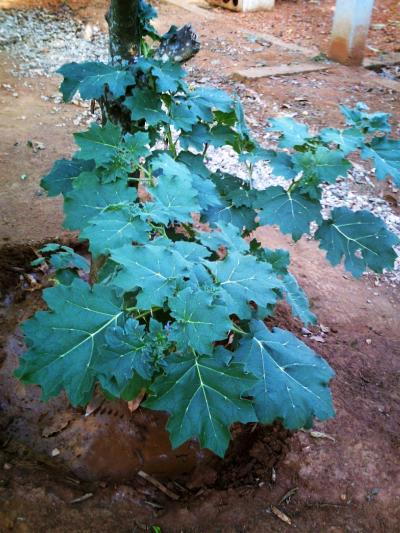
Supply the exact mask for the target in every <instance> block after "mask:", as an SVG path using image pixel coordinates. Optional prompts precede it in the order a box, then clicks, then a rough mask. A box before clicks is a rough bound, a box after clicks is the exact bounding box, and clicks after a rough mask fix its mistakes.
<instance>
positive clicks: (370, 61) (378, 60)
mask: <svg viewBox="0 0 400 533" xmlns="http://www.w3.org/2000/svg"><path fill="white" fill-rule="evenodd" d="M399 64H400V52H393V53H391V54H381V55H380V56H379V57H367V58H365V59H364V61H363V67H365V68H368V69H371V70H374V69H378V68H382V67H388V66H390V65H399Z"/></svg>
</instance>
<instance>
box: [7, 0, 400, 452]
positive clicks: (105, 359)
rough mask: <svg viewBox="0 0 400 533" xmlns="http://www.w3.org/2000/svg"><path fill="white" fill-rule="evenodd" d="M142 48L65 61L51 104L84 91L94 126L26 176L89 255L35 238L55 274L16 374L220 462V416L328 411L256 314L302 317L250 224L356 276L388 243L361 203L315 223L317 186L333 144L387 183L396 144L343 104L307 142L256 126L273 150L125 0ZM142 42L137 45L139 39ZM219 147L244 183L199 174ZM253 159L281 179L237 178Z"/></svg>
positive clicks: (312, 379) (301, 348)
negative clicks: (111, 407) (171, 53)
mask: <svg viewBox="0 0 400 533" xmlns="http://www.w3.org/2000/svg"><path fill="white" fill-rule="evenodd" d="M141 9H142V19H143V20H142V25H143V28H142V29H143V31H142V33H143V41H142V46H141V48H140V51H141V55H138V56H137V57H135V58H134V60H133V61H131V62H123V61H121V62H120V63H118V64H113V65H110V64H103V63H98V62H96V63H93V62H91V63H82V64H76V63H72V64H68V65H64V66H63V67H62V68H61V69H60V70H59V72H60V73H61V74H62V75H63V77H64V80H63V82H62V85H61V91H62V94H63V97H64V101H65V102H68V101H70V100H71V99H72V98H73V96H74V95H75V94H76V93H77V92H79V93H80V95H81V97H82V98H86V99H89V100H96V101H97V102H98V103H99V105H100V107H101V110H102V117H103V121H102V124H97V123H96V124H92V125H91V126H90V128H89V129H88V130H87V131H83V132H79V133H76V134H75V142H76V145H77V151H76V153H75V154H74V156H73V157H72V159H71V160H67V159H62V160H60V161H57V162H56V163H55V164H54V166H53V169H52V170H51V171H50V173H49V174H48V175H47V176H45V177H44V178H43V180H42V186H43V188H44V189H45V190H46V191H47V193H48V195H49V196H56V195H59V194H61V195H62V196H63V198H64V213H65V221H64V227H65V228H66V229H67V230H73V231H78V232H79V239H80V240H81V241H83V242H86V243H87V245H88V249H89V251H90V254H91V263H90V264H89V263H88V262H87V260H86V259H85V258H84V257H82V256H80V255H79V254H77V253H76V252H74V251H73V250H72V249H71V248H68V247H64V246H59V245H48V246H46V247H45V248H44V249H43V250H42V255H43V259H39V261H37V262H36V264H38V262H39V263H40V261H42V260H43V261H44V260H49V261H50V262H51V266H52V267H53V268H54V271H55V274H54V285H53V286H52V287H51V288H48V289H46V290H45V291H44V300H45V302H46V304H47V310H45V311H38V312H37V313H36V315H35V316H34V317H33V318H31V319H30V320H28V321H26V322H25V323H24V325H23V330H24V334H25V339H26V344H27V346H28V350H27V352H26V353H25V354H24V355H23V356H22V358H21V360H20V366H19V368H18V369H17V371H16V376H17V377H18V378H19V379H20V380H21V381H22V382H24V383H29V384H37V385H39V386H40V387H41V389H42V398H43V399H44V400H47V399H49V398H51V397H52V396H55V395H58V394H60V393H61V392H62V391H65V392H66V394H67V396H68V398H69V400H70V401H71V403H72V404H73V405H74V406H85V405H87V404H88V403H89V402H90V400H91V398H92V396H93V393H94V390H95V388H99V389H101V390H102V391H103V392H104V394H105V395H106V396H107V397H108V398H119V399H123V400H133V399H135V398H136V397H137V396H138V395H139V394H142V395H143V391H145V400H144V402H143V404H142V405H143V406H145V407H147V408H149V409H155V410H159V411H165V412H167V413H168V414H169V419H168V424H167V429H168V431H169V434H170V438H171V443H172V445H173V446H174V447H177V446H179V445H181V444H182V443H184V442H186V441H187V440H188V439H196V440H198V442H199V444H200V446H202V447H206V448H208V449H210V450H212V451H213V452H215V453H216V454H217V455H219V456H221V457H223V456H224V454H225V452H226V449H227V447H228V444H229V440H230V426H231V425H232V424H233V423H235V422H241V423H248V422H259V423H262V424H271V423H273V422H274V421H275V420H279V421H281V422H282V423H283V425H284V426H285V427H286V428H289V429H291V430H296V429H299V428H310V427H311V426H312V424H313V420H314V419H315V418H317V419H319V420H326V419H328V418H330V417H332V416H334V408H333V403H332V397H331V392H330V389H329V382H330V380H331V379H332V377H333V375H334V373H333V371H332V369H331V368H330V366H329V365H328V364H327V362H325V360H324V359H322V358H321V357H320V356H319V355H318V354H317V353H315V352H314V351H313V350H312V349H311V348H309V347H308V346H306V345H305V344H304V343H303V342H302V341H301V340H299V339H298V338H297V337H296V336H294V335H293V334H292V333H290V332H289V331H285V330H283V329H280V328H273V329H270V328H269V327H268V326H267V325H266V323H265V321H264V319H265V318H267V317H270V316H273V315H274V312H275V308H276V305H277V304H278V302H279V301H281V300H286V301H287V302H288V304H289V305H290V306H291V308H292V311H293V314H294V315H295V316H296V317H298V318H299V319H300V320H301V321H302V322H304V323H305V324H309V323H315V321H316V318H315V316H314V315H313V313H312V311H311V310H310V308H309V304H308V300H307V297H306V295H305V293H304V292H303V290H302V289H301V287H300V286H299V284H298V282H297V281H296V279H295V278H294V276H293V275H292V274H291V273H290V271H289V269H288V267H289V255H288V253H287V252H286V251H284V250H270V249H266V248H263V247H262V246H261V244H260V243H259V242H258V241H257V240H256V234H253V231H254V230H255V229H256V228H257V227H258V226H260V225H277V226H279V228H280V229H281V231H282V232H283V233H285V234H289V235H291V236H292V238H293V239H294V240H295V241H297V240H298V239H300V238H301V237H302V235H304V234H306V235H310V227H311V223H313V227H314V228H315V227H317V230H316V231H313V237H314V238H315V239H316V240H318V241H319V245H320V248H321V249H322V250H323V251H324V252H325V253H326V257H327V260H328V261H329V262H330V263H331V264H332V265H339V264H344V267H345V268H346V269H347V270H348V271H350V272H351V273H352V274H353V275H354V276H356V277H359V276H361V275H362V273H363V272H365V271H366V270H368V269H370V270H372V271H374V272H378V273H380V272H383V270H384V269H390V268H392V267H393V265H394V262H395V260H396V257H397V255H396V252H395V249H394V246H396V245H397V244H399V241H398V239H397V238H396V237H395V235H394V234H392V233H391V232H390V231H388V229H387V228H386V226H385V224H384V223H383V221H382V220H381V219H379V218H377V217H376V216H374V215H373V214H371V213H370V212H367V211H352V210H350V209H348V208H346V207H337V208H335V209H333V210H332V211H331V213H330V215H329V216H328V217H324V216H323V215H322V208H321V192H322V185H323V184H325V183H334V182H335V180H336V178H337V177H339V176H342V177H344V178H345V177H346V176H347V173H348V171H349V169H350V168H351V162H350V161H349V159H348V156H349V154H351V153H353V152H356V151H359V153H360V154H361V157H362V158H363V159H369V160H371V161H372V164H373V166H374V167H375V173H376V177H377V179H380V180H383V179H386V178H388V177H390V178H392V179H393V180H394V182H395V183H396V185H397V186H400V142H399V141H397V140H394V139H391V138H390V137H389V135H390V129H391V126H390V124H389V120H388V119H389V115H387V114H384V113H373V114H371V113H368V110H367V109H366V107H365V106H364V105H362V104H358V105H357V106H356V107H355V108H354V109H349V108H346V107H343V108H342V112H343V114H344V116H345V118H346V122H347V127H345V129H343V130H339V129H332V128H325V129H322V130H321V131H320V132H319V133H317V134H312V133H311V132H310V130H309V129H308V127H307V126H306V125H304V124H299V123H298V122H295V121H294V120H293V119H291V118H275V119H271V120H270V121H269V124H268V129H269V130H270V131H274V132H276V134H277V135H276V137H277V147H276V149H275V150H270V149H268V150H267V149H265V148H263V147H261V146H260V145H259V144H258V143H257V142H256V140H254V139H253V138H252V136H251V134H250V131H249V129H248V128H247V126H246V122H245V117H244V113H243V109H242V106H241V104H240V101H239V100H238V99H237V98H236V97H234V96H230V95H229V94H227V93H225V92H224V91H222V90H219V89H215V88H208V87H192V86H191V85H189V84H188V82H187V81H186V79H185V71H184V70H183V68H182V67H181V66H180V64H179V63H177V62H173V61H168V60H167V61H164V59H165V57H159V56H158V55H157V54H154V52H153V49H152V48H151V46H150V45H149V38H150V37H151V38H153V39H159V36H157V34H156V33H155V30H154V29H153V28H152V27H151V25H150V23H149V19H150V18H151V17H152V16H154V12H153V10H152V9H150V8H149V6H148V5H146V4H145V2H141ZM146 36H147V39H146V40H144V38H145V37H146ZM226 145H228V146H231V147H232V148H233V149H234V150H235V151H236V152H237V156H238V160H239V161H240V162H242V164H243V165H245V166H247V168H248V170H249V173H248V176H249V177H248V179H247V180H242V179H240V178H238V177H236V176H232V175H227V174H224V173H223V172H221V171H217V172H211V171H210V170H209V168H208V167H207V164H206V163H207V150H208V147H210V146H212V147H214V148H216V149H218V148H221V147H223V146H226ZM258 161H267V162H268V163H269V165H270V166H271V167H272V169H273V173H274V175H276V176H283V177H284V178H286V181H287V184H286V186H271V187H268V188H266V189H265V190H257V189H255V188H254V187H253V184H252V179H251V173H252V169H253V166H254V164H255V163H257V162H258Z"/></svg>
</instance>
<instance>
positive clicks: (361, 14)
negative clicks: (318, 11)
mask: <svg viewBox="0 0 400 533" xmlns="http://www.w3.org/2000/svg"><path fill="white" fill-rule="evenodd" d="M373 7H374V0H336V10H335V16H334V19H333V29H332V36H331V43H330V48H329V54H328V55H329V57H330V58H331V59H333V60H335V61H339V63H344V64H345V65H361V64H362V61H363V58H364V53H365V45H366V41H367V37H368V30H369V25H370V23H371V16H372V9H373Z"/></svg>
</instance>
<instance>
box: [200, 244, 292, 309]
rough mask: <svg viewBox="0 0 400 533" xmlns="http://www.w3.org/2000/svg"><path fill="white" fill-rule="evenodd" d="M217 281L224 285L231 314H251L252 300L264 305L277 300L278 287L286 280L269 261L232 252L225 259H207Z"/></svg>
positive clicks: (225, 298) (221, 285) (226, 301)
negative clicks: (262, 261)
mask: <svg viewBox="0 0 400 533" xmlns="http://www.w3.org/2000/svg"><path fill="white" fill-rule="evenodd" d="M207 266H208V268H209V269H210V270H211V272H212V273H213V275H214V279H215V282H216V283H217V285H219V286H220V287H221V289H223V291H224V293H226V294H224V296H223V301H224V303H225V305H226V306H227V307H228V311H229V313H230V314H236V315H237V316H238V317H239V318H243V319H245V318H250V317H251V309H250V306H249V302H255V303H256V304H257V305H259V306H261V307H263V308H264V307H266V306H267V305H269V304H273V303H275V302H276V300H277V295H276V292H275V289H278V288H281V287H282V284H281V282H280V281H279V280H278V279H277V277H276V275H275V274H274V272H273V271H272V267H271V266H270V265H269V264H268V263H259V262H258V261H257V260H256V258H255V257H254V256H252V255H243V254H241V253H239V252H233V253H228V255H227V257H226V258H225V259H224V260H223V261H212V262H210V261H209V262H207Z"/></svg>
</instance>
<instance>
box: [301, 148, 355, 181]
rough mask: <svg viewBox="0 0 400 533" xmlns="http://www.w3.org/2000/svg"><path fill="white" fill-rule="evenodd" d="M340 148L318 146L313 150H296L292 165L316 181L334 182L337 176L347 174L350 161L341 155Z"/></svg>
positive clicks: (306, 176)
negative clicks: (332, 148)
mask: <svg viewBox="0 0 400 533" xmlns="http://www.w3.org/2000/svg"><path fill="white" fill-rule="evenodd" d="M343 155H344V154H343V152H342V151H340V150H329V148H325V146H318V148H317V149H316V150H315V152H311V151H307V152H298V153H296V154H294V155H293V162H294V167H295V169H296V170H297V172H300V171H302V172H303V174H304V177H305V178H316V179H317V180H318V181H322V182H324V181H325V182H327V183H335V181H336V178H338V177H339V176H344V177H345V176H347V172H348V170H349V169H350V168H351V163H349V161H347V159H345V158H344V157H343Z"/></svg>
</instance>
